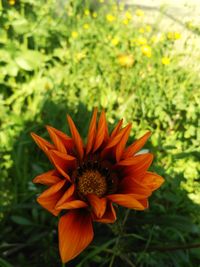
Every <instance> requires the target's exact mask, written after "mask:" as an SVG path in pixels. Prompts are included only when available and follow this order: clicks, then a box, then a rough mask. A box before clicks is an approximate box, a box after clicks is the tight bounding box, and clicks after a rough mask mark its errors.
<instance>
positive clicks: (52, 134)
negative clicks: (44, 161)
mask: <svg viewBox="0 0 200 267" xmlns="http://www.w3.org/2000/svg"><path fill="white" fill-rule="evenodd" d="M46 128H47V131H48V133H49V135H50V137H51V140H52V141H53V143H54V145H55V147H56V148H57V149H58V151H60V152H62V153H67V150H66V148H65V146H64V144H63V143H62V141H61V139H60V138H59V136H58V135H57V134H56V133H55V131H54V128H52V127H50V126H46Z"/></svg>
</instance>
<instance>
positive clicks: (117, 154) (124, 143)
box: [115, 124, 131, 162]
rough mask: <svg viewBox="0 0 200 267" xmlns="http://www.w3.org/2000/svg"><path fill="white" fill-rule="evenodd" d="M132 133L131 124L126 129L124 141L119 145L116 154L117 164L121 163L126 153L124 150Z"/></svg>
mask: <svg viewBox="0 0 200 267" xmlns="http://www.w3.org/2000/svg"><path fill="white" fill-rule="evenodd" d="M130 131H131V124H129V125H127V129H126V131H125V133H124V134H123V136H122V139H121V140H120V142H119V143H118V144H117V147H116V152H115V153H116V161H117V162H118V161H120V159H121V156H122V154H123V152H124V148H125V146H126V142H127V140H128V138H129V134H130Z"/></svg>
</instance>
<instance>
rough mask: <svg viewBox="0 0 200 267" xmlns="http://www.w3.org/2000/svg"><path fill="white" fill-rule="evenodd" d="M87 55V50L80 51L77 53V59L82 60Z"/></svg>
mask: <svg viewBox="0 0 200 267" xmlns="http://www.w3.org/2000/svg"><path fill="white" fill-rule="evenodd" d="M85 57H86V52H78V53H77V54H76V60H77V61H80V60H81V59H84V58H85Z"/></svg>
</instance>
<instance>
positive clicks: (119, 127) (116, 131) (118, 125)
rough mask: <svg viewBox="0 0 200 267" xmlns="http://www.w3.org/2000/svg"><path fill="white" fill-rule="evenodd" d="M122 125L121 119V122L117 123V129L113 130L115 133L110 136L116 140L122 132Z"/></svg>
mask: <svg viewBox="0 0 200 267" xmlns="http://www.w3.org/2000/svg"><path fill="white" fill-rule="evenodd" d="M122 123H123V119H121V120H120V121H119V122H118V123H117V125H116V126H115V128H114V129H113V131H112V133H111V135H110V137H111V138H114V137H115V136H116V135H117V134H118V133H119V132H120V130H121V127H122Z"/></svg>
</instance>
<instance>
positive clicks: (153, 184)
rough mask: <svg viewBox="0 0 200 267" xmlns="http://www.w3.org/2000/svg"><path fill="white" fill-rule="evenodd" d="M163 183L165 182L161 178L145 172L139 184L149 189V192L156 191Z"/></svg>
mask: <svg viewBox="0 0 200 267" xmlns="http://www.w3.org/2000/svg"><path fill="white" fill-rule="evenodd" d="M164 181H165V180H164V179H163V177H161V176H160V175H158V174H156V173H153V172H147V173H146V174H145V175H144V177H143V178H142V179H141V180H140V182H141V183H142V184H143V185H144V186H146V187H148V188H150V190H151V191H154V190H156V189H158V188H159V187H160V186H161V185H162V184H163V183H164Z"/></svg>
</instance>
